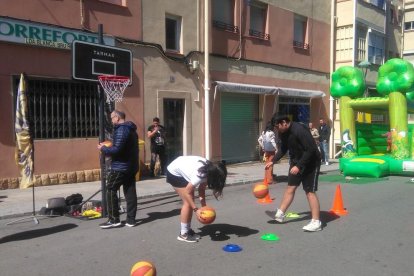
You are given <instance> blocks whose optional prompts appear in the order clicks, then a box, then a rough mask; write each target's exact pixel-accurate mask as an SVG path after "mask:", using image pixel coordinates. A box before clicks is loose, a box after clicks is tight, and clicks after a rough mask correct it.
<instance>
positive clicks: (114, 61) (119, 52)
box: [72, 40, 132, 84]
mask: <svg viewBox="0 0 414 276" xmlns="http://www.w3.org/2000/svg"><path fill="white" fill-rule="evenodd" d="M101 75H116V76H122V77H128V78H130V80H131V83H130V84H132V52H131V51H130V50H127V49H123V48H118V47H112V46H106V45H101V44H95V43H89V42H84V41H78V40H75V41H73V44H72V78H73V79H75V80H85V81H96V82H97V81H98V76H101Z"/></svg>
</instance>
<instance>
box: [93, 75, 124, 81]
mask: <svg viewBox="0 0 414 276" xmlns="http://www.w3.org/2000/svg"><path fill="white" fill-rule="evenodd" d="M98 79H99V80H103V81H106V80H109V81H127V80H128V81H129V80H130V78H129V77H124V76H111V75H101V76H98Z"/></svg>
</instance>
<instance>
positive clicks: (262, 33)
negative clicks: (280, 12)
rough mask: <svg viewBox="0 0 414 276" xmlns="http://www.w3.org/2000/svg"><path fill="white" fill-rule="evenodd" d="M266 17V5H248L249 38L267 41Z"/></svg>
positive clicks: (255, 3)
mask: <svg viewBox="0 0 414 276" xmlns="http://www.w3.org/2000/svg"><path fill="white" fill-rule="evenodd" d="M266 15H267V6H266V5H264V4H262V3H260V2H256V1H253V2H251V3H250V30H249V35H250V36H254V37H257V38H261V39H266V40H268V39H269V34H266Z"/></svg>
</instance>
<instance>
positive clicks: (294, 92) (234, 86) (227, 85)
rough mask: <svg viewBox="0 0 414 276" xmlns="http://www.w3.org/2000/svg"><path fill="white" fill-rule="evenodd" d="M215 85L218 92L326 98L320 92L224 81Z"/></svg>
mask: <svg viewBox="0 0 414 276" xmlns="http://www.w3.org/2000/svg"><path fill="white" fill-rule="evenodd" d="M214 83H215V84H216V90H217V91H221V92H233V93H247V94H258V95H280V96H290V97H298V98H299V97H300V98H320V97H324V96H325V93H323V92H322V91H318V90H306V89H297V88H288V87H276V86H264V85H254V84H244V83H234V82H224V81H216V82H214Z"/></svg>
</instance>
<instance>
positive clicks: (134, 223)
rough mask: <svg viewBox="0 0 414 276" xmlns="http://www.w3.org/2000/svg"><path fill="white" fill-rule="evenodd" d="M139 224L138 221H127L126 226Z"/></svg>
mask: <svg viewBox="0 0 414 276" xmlns="http://www.w3.org/2000/svg"><path fill="white" fill-rule="evenodd" d="M137 225H138V223H137V222H136V221H135V222H127V223H125V226H128V227H135V226H137Z"/></svg>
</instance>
